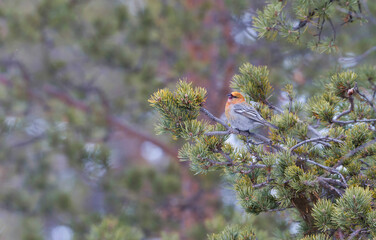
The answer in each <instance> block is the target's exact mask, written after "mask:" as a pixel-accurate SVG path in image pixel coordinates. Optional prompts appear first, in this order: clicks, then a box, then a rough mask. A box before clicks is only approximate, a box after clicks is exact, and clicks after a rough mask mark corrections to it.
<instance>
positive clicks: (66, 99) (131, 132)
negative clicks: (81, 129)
mask: <svg viewBox="0 0 376 240" xmlns="http://www.w3.org/2000/svg"><path fill="white" fill-rule="evenodd" d="M0 64H2V65H6V66H15V67H17V68H18V69H19V70H20V72H21V75H22V79H23V80H24V81H25V82H26V83H28V82H30V81H31V77H30V74H29V72H28V70H27V68H26V66H24V65H23V64H22V63H21V62H19V61H16V60H2V61H0ZM0 83H2V84H4V85H5V86H8V87H12V83H11V81H9V80H8V79H7V78H5V77H3V76H2V77H1V78H0ZM41 89H43V91H44V93H47V94H48V95H49V96H50V97H52V98H55V99H58V100H59V101H61V102H62V103H64V104H66V105H67V106H70V107H73V108H75V109H77V110H80V111H82V112H85V113H90V110H91V109H90V107H89V106H88V105H86V104H85V103H82V102H80V101H77V100H76V99H74V98H73V97H71V96H69V95H67V94H65V93H62V92H60V91H59V90H58V89H56V88H55V87H54V86H52V85H49V84H46V85H44V86H43V87H42V88H41ZM26 91H27V93H28V95H29V96H30V97H31V98H34V99H36V100H38V101H39V102H41V103H42V104H43V103H45V100H44V98H43V95H42V94H41V93H42V92H37V91H34V90H33V89H31V88H27V90H26ZM105 119H106V121H107V123H108V124H109V125H111V126H112V127H115V128H117V129H119V130H120V131H121V132H123V133H125V134H126V135H128V136H131V137H134V138H137V139H140V140H142V141H149V142H151V143H153V144H155V145H156V146H158V147H160V148H161V149H162V150H163V151H164V152H166V153H167V154H168V155H170V156H171V157H173V158H177V155H178V151H177V149H176V148H174V147H170V146H168V145H167V144H165V143H162V142H161V141H159V140H157V139H156V138H154V137H151V136H150V135H148V134H147V133H145V132H143V131H142V130H140V129H138V127H135V126H130V125H128V124H126V123H124V122H121V121H120V120H118V119H116V118H115V117H114V116H112V115H109V114H108V115H106V116H105Z"/></svg>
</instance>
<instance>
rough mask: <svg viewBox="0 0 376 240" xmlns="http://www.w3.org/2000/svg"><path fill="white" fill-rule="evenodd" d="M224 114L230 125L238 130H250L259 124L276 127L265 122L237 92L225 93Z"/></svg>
mask: <svg viewBox="0 0 376 240" xmlns="http://www.w3.org/2000/svg"><path fill="white" fill-rule="evenodd" d="M227 96H228V99H227V103H226V107H225V115H226V118H227V120H228V121H229V123H230V124H231V127H233V128H235V129H237V130H240V131H250V130H252V129H254V128H256V127H258V126H260V125H264V126H268V127H272V128H275V129H278V127H277V126H275V125H273V124H271V123H269V122H267V121H266V120H265V119H264V118H263V117H262V116H261V115H260V113H258V112H257V110H256V109H255V108H254V107H252V106H251V105H250V104H249V103H247V102H246V101H245V98H244V96H243V95H242V94H241V93H239V92H232V93H230V94H227Z"/></svg>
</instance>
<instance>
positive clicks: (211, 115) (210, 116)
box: [200, 107, 231, 135]
mask: <svg viewBox="0 0 376 240" xmlns="http://www.w3.org/2000/svg"><path fill="white" fill-rule="evenodd" d="M200 111H201V112H203V113H205V114H206V116H208V117H209V118H210V119H211V120H213V121H214V122H217V123H219V124H221V125H222V126H224V127H225V128H226V129H227V130H229V129H231V128H230V127H229V126H228V125H227V124H226V123H225V122H224V121H223V120H221V119H219V118H217V117H215V116H214V115H213V114H211V113H210V112H209V111H208V110H206V109H205V108H203V107H201V108H200ZM218 135H219V134H218Z"/></svg>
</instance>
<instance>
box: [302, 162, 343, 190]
mask: <svg viewBox="0 0 376 240" xmlns="http://www.w3.org/2000/svg"><path fill="white" fill-rule="evenodd" d="M301 160H302V161H306V162H308V163H311V164H313V165H316V166H318V167H321V168H322V169H325V170H326V171H328V172H330V173H332V174H338V175H339V176H340V178H341V179H342V182H343V183H344V184H346V186H347V183H346V179H345V178H344V177H343V175H342V174H341V173H340V172H339V171H337V170H335V169H333V168H330V167H327V166H324V165H322V164H320V163H317V162H315V161H313V160H310V159H301Z"/></svg>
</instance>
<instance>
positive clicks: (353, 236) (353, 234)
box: [347, 228, 366, 240]
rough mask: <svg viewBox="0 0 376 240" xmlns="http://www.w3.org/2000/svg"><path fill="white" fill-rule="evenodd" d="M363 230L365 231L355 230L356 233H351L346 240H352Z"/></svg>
mask: <svg viewBox="0 0 376 240" xmlns="http://www.w3.org/2000/svg"><path fill="white" fill-rule="evenodd" d="M363 230H366V229H365V228H359V229H357V230H356V231H354V232H353V233H351V235H350V236H349V238H348V239H347V240H351V239H354V238H355V237H356V236H357V235H358V234H359V233H360V232H361V231H363Z"/></svg>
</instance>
